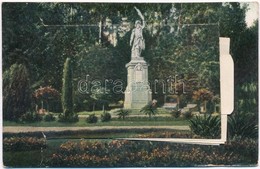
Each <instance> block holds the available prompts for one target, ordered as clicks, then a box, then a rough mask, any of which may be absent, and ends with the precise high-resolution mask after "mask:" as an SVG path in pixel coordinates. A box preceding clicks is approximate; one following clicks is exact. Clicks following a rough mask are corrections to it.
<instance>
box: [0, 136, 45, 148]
mask: <svg viewBox="0 0 260 169" xmlns="http://www.w3.org/2000/svg"><path fill="white" fill-rule="evenodd" d="M41 148H46V142H45V140H44V139H43V138H41V139H39V138H35V137H11V138H4V139H3V149H4V151H29V150H39V149H41Z"/></svg>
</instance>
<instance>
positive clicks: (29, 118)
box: [19, 112, 42, 123]
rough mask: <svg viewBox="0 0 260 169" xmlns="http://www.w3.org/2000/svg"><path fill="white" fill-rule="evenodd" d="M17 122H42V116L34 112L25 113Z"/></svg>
mask: <svg viewBox="0 0 260 169" xmlns="http://www.w3.org/2000/svg"><path fill="white" fill-rule="evenodd" d="M19 121H21V122H29V123H32V122H37V121H42V116H41V115H40V114H37V113H35V112H26V113H25V114H23V115H22V116H21V117H20V119H19Z"/></svg>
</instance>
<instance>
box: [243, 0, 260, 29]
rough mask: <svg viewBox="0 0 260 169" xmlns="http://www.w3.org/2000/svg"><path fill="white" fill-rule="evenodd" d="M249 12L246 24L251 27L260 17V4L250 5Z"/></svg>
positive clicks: (252, 3) (253, 3)
mask: <svg viewBox="0 0 260 169" xmlns="http://www.w3.org/2000/svg"><path fill="white" fill-rule="evenodd" d="M248 4H249V6H248V8H249V10H248V11H247V13H246V23H247V26H248V27H250V26H252V24H253V23H254V21H255V20H256V19H257V18H258V16H259V4H258V3H257V2H251V3H248Z"/></svg>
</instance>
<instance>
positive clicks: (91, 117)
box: [86, 114, 98, 123]
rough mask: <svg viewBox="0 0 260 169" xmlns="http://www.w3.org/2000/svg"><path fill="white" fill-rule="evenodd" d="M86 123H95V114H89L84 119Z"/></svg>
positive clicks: (96, 118) (96, 120) (96, 119)
mask: <svg viewBox="0 0 260 169" xmlns="http://www.w3.org/2000/svg"><path fill="white" fill-rule="evenodd" d="M86 122H87V123H97V122H98V117H97V116H96V115H95V114H91V115H89V116H88V117H87V118H86Z"/></svg>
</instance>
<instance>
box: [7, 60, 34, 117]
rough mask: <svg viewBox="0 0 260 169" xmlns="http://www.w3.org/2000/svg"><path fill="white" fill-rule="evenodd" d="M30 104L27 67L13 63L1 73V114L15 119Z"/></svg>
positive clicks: (23, 112) (25, 110) (27, 108)
mask: <svg viewBox="0 0 260 169" xmlns="http://www.w3.org/2000/svg"><path fill="white" fill-rule="evenodd" d="M30 106H31V91H30V79H29V74H28V71H27V68H26V67H25V66H24V65H22V64H13V65H12V66H11V67H10V69H9V70H7V71H5V72H4V75H3V115H4V119H5V120H11V121H17V120H18V119H19V118H20V117H21V116H22V115H23V114H25V113H26V112H27V111H28V110H29V109H30Z"/></svg>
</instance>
